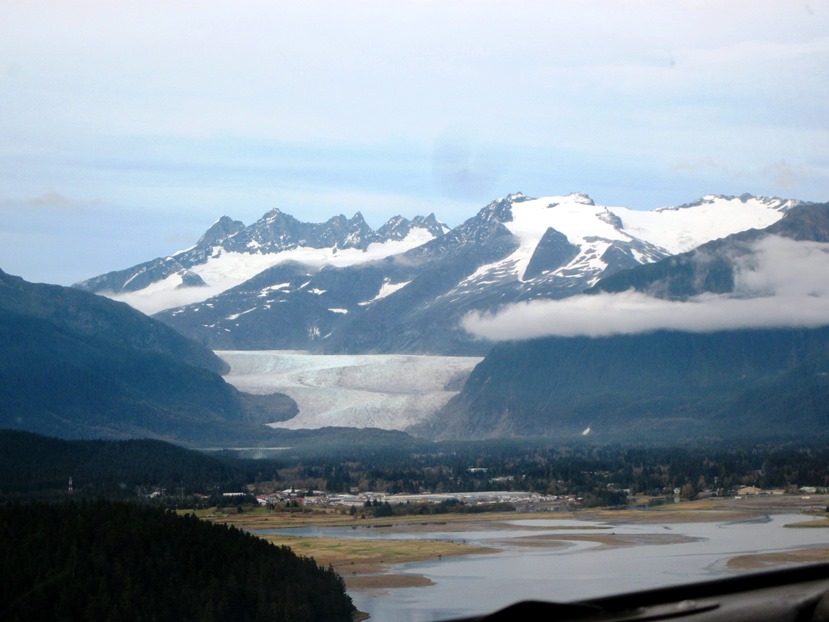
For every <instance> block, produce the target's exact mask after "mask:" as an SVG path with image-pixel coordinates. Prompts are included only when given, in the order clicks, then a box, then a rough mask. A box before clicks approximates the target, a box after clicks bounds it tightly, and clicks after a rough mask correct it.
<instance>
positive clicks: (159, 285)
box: [100, 227, 433, 315]
mask: <svg viewBox="0 0 829 622" xmlns="http://www.w3.org/2000/svg"><path fill="white" fill-rule="evenodd" d="M432 239H433V236H432V234H431V233H429V231H428V230H426V229H423V228H420V227H417V228H413V229H412V230H411V231H410V232H409V234H408V235H407V236H406V237H405V238H403V239H402V240H389V241H387V242H374V243H372V244H369V245H368V247H367V248H366V250H364V251H363V250H360V249H357V248H346V249H335V248H310V247H300V248H295V249H292V250H287V251H282V252H280V253H255V252H254V253H237V252H228V251H224V250H222V249H221V248H220V247H218V246H217V247H214V248H213V250H212V252H211V253H210V257H209V258H208V260H207V262H206V263H203V264H200V265H196V266H193V267H191V268H189V270H190V272H194V273H195V274H197V275H199V276H200V277H201V278H202V280H203V281H204V282H205V283H206V286H204V287H186V288H179V286H180V285H181V275H179V274H173V275H170V276H169V277H167V278H166V279H163V280H161V281H158V282H156V283H152V284H151V285H149V286H147V287H145V288H143V289H141V290H138V291H135V292H126V293H120V294H112V293H107V292H100V293H101V294H102V295H104V296H107V297H108V298H112V299H113V300H119V301H121V302H126V303H127V304H129V305H130V306H132V307H134V308H136V309H138V310H139V311H142V312H144V313H146V314H148V315H152V314H153V313H158V312H159V311H163V310H164V309H171V308H174V307H181V306H184V305H189V304H192V303H194V302H201V301H203V300H207V299H208V298H212V297H213V296H217V295H218V294H221V293H222V292H224V291H226V290H228V289H230V288H232V287H236V286H237V285H239V284H241V283H244V282H245V281H247V280H248V279H250V278H252V277H254V276H256V275H257V274H259V273H260V272H262V271H263V270H267V269H268V268H271V267H273V266H276V265H278V264H280V263H283V262H286V261H296V262H299V263H302V264H305V265H306V266H309V267H311V268H313V269H320V268H322V267H323V266H334V267H337V268H345V267H348V266H353V265H357V264H361V263H367V262H369V261H374V260H377V259H384V258H385V257H389V256H391V255H396V254H399V253H404V252H406V251H408V250H411V249H412V248H415V247H417V246H420V245H421V244H425V243H426V242H429V241H430V240H432ZM133 278H134V277H133Z"/></svg>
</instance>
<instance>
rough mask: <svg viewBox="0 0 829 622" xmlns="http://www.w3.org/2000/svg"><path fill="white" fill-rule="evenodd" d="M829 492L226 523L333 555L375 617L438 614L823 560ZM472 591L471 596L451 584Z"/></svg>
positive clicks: (327, 557)
mask: <svg viewBox="0 0 829 622" xmlns="http://www.w3.org/2000/svg"><path fill="white" fill-rule="evenodd" d="M826 501H827V498H826V497H821V496H812V497H808V498H802V497H798V496H793V495H792V496H781V497H777V498H772V497H767V498H750V499H733V498H729V499H709V500H705V501H697V502H685V503H676V504H666V505H662V506H656V507H650V508H646V507H640V508H626V509H621V510H609V509H589V510H588V509H585V510H579V511H575V512H538V513H515V512H504V513H492V514H476V515H468V514H446V515H441V516H439V517H438V516H435V517H423V516H406V517H391V518H382V519H375V518H366V519H362V518H359V517H356V518H355V517H351V516H344V515H342V514H339V513H337V512H328V513H321V512H316V513H311V512H307V513H294V514H291V515H285V514H284V513H278V512H273V513H270V514H268V513H265V512H257V513H250V514H241V515H229V516H227V517H224V518H221V517H217V518H216V519H214V520H220V521H222V522H232V523H233V524H235V525H236V526H238V527H240V528H243V529H246V530H250V531H252V532H254V533H256V534H258V535H260V536H261V537H263V538H266V539H268V540H269V541H271V542H273V543H275V544H278V545H285V546H289V547H291V548H292V549H293V550H294V551H296V552H297V553H299V554H301V555H304V556H309V557H313V558H315V559H316V560H317V562H318V563H320V564H322V565H326V566H327V565H329V564H330V565H331V566H332V567H333V568H334V569H335V570H337V572H339V573H340V575H341V576H342V577H343V578H344V580H345V582H346V586H347V588H348V590H349V593H350V594H351V596H352V598H353V599H354V602H355V604H357V606H358V608H360V609H361V610H363V611H366V612H368V613H370V614H371V615H372V616H373V617H374V618H375V619H383V620H398V621H401V622H405V621H408V620H440V619H445V618H450V617H453V616H461V615H469V614H475V613H482V612H485V611H491V610H495V609H496V608H499V607H500V606H504V605H506V604H510V603H511V602H514V601H516V600H521V599H527V598H536V599H538V598H541V599H546V600H561V601H564V600H574V599H579V598H590V597H595V596H599V595H606V594H610V593H621V592H626V591H633V590H638V589H645V588H648V587H656V586H660V585H671V584H676V583H690V582H695V581H699V580H706V579H710V578H715V577H721V576H729V575H733V574H735V573H739V572H749V571H756V570H764V569H770V568H775V567H780V566H785V565H793V564H800V563H813V562H816V561H827V560H829V546H828V545H829V532H827V531H825V530H824V529H822V528H820V527H816V528H812V529H787V528H786V527H789V526H793V525H801V524H811V525H815V526H817V525H825V524H827V523H826V522H825V521H822V520H821V519H823V518H824V517H825V513H824V511H823V510H825V508H826ZM459 593H475V594H479V595H480V596H479V597H476V598H475V602H473V603H459V602H458V599H457V598H456V597H453V594H459Z"/></svg>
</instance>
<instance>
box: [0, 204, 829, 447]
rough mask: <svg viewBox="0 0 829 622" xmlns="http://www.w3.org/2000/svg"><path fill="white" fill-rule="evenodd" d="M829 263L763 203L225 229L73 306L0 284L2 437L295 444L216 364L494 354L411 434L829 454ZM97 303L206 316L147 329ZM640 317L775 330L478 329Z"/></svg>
mask: <svg viewBox="0 0 829 622" xmlns="http://www.w3.org/2000/svg"><path fill="white" fill-rule="evenodd" d="M826 242H829V204H801V203H798V202H796V201H788V200H782V199H773V198H762V197H752V196H749V195H743V196H740V197H720V196H713V195H712V196H708V197H705V198H703V199H701V200H699V201H696V202H694V203H691V204H687V205H683V206H679V207H676V208H663V209H660V210H655V211H653V212H637V211H634V210H626V209H624V208H608V207H603V206H598V205H595V204H594V202H593V201H592V200H590V199H589V197H587V196H585V195H580V194H572V195H567V196H563V197H544V198H541V199H532V198H529V197H526V196H524V195H521V194H514V195H509V196H507V197H505V198H502V199H499V200H497V201H493V202H492V203H490V204H489V205H487V206H485V207H484V208H483V209H482V210H480V211H479V212H478V214H476V215H475V216H473V217H472V218H470V219H468V220H467V221H465V222H464V223H463V224H461V225H459V226H458V227H455V228H454V229H451V230H450V229H448V228H447V227H445V226H444V225H441V224H440V223H439V222H438V221H437V219H436V218H435V217H434V216H433V215H430V216H428V217H425V218H421V217H418V218H414V219H412V220H406V219H401V218H396V219H392V220H391V221H389V223H387V224H386V225H384V227H382V228H381V229H380V230H378V231H372V230H371V229H370V228H369V227H368V226H367V225H365V222H364V221H363V219H362V217H361V216H359V214H358V215H356V216H355V217H353V218H351V219H348V218H345V217H338V218H334V219H331V220H329V221H327V222H326V223H321V224H316V225H315V224H309V223H301V222H300V221H298V220H296V219H294V218H292V217H290V216H288V215H286V214H284V213H282V212H280V211H278V210H274V211H272V212H269V213H268V214H266V215H265V216H264V217H263V218H262V219H261V220H259V221H257V223H254V224H253V225H251V226H250V227H246V226H244V225H243V224H242V223H239V222H238V221H233V220H232V219H230V218H222V219H220V220H219V221H217V222H216V223H215V224H214V225H213V226H212V227H211V228H210V229H209V230H208V231H207V232H206V233H205V234H204V235H203V236H202V238H201V239H200V240H199V242H198V243H197V244H196V245H195V246H194V247H193V248H191V249H189V250H187V251H183V252H181V253H176V254H175V255H172V256H170V257H167V258H161V259H157V260H154V261H151V262H147V263H145V264H142V265H140V266H136V267H135V268H133V269H129V270H125V271H121V272H117V273H109V274H107V275H102V276H101V277H96V278H95V279H90V280H89V281H85V282H84V283H82V284H78V286H76V287H75V288H63V287H58V286H49V285H36V284H31V283H26V282H25V281H23V280H22V279H19V278H18V277H12V276H9V275H6V274H5V273H2V272H0V321H2V325H3V327H4V330H3V331H2V333H0V346H2V347H0V413H2V415H0V416H2V420H0V427H7V428H16V429H25V430H29V431H33V432H37V433H41V434H50V435H54V436H61V437H64V438H90V437H99V436H103V437H108V438H130V437H137V436H145V437H152V438H161V439H170V440H175V441H177V442H184V443H190V444H201V445H204V444H211V443H220V444H226V443H227V442H229V441H230V442H240V441H252V440H258V441H262V442H266V441H268V440H270V441H271V442H273V441H275V440H276V439H283V438H287V436H285V435H288V434H289V431H285V430H283V431H278V432H277V431H274V430H271V429H270V428H268V427H265V426H263V424H265V423H272V422H276V421H286V420H288V419H290V418H292V417H293V416H294V415H295V414H296V412H297V407H296V404H295V403H294V402H292V401H291V400H290V399H289V398H287V397H285V396H282V395H279V394H276V395H270V396H252V395H247V394H244V393H241V392H239V391H237V390H236V389H234V388H233V387H232V386H230V385H228V384H227V383H225V382H224V380H223V379H222V378H221V377H220V374H221V373H224V372H226V371H227V366H226V364H225V363H224V362H223V361H222V360H220V359H218V358H217V357H216V356H215V355H214V354H213V353H212V352H211V351H210V348H216V349H234V348H238V349H258V350H263V349H303V350H309V351H312V352H334V353H344V352H347V353H365V352H385V353H393V352H409V353H423V352H429V353H437V354H450V353H451V354H471V353H476V354H478V353H481V354H486V356H485V358H484V359H483V360H482V361H481V362H480V363H479V364H478V365H477V366H476V367H475V369H474V370H473V371H472V373H471V375H470V376H469V377H468V379H467V380H466V382H465V384H464V386H463V388H462V390H461V391H460V393H459V394H458V395H457V396H456V397H454V398H452V399H451V400H450V401H449V403H448V404H447V405H446V406H445V407H443V408H442V409H441V410H439V411H438V412H437V413H435V415H434V416H433V417H431V419H428V420H425V421H419V422H418V423H417V424H415V425H414V426H413V427H410V428H407V429H406V431H407V432H409V433H411V434H414V435H417V436H422V437H426V438H432V439H483V438H497V437H504V436H554V437H557V438H567V437H579V436H581V435H584V434H587V435H595V436H599V437H600V438H604V439H608V440H615V439H626V440H641V441H652V440H666V439H681V438H687V437H693V438H701V437H711V438H733V437H737V436H742V437H746V436H748V437H762V436H763V435H772V434H773V435H776V436H779V435H781V434H783V435H789V436H797V435H801V436H802V435H812V436H814V435H819V434H825V433H826V431H827V424H829V406H828V405H829V329H827V328H826V325H827V324H829V321H828V320H827V319H826V317H827V315H826V313H825V307H824V306H822V302H821V301H822V300H824V299H826V297H827V296H829V278H825V277H826V274H825V270H826V268H824V266H827V261H826V257H827V248H829V247H827V245H826ZM82 289H86V290H89V291H81V290H82ZM92 291H97V292H99V293H106V296H109V297H113V298H117V299H118V298H120V299H122V300H130V301H131V302H133V303H135V302H136V301H139V302H141V304H144V305H150V306H153V305H156V306H157V305H161V306H165V305H171V304H173V305H178V303H180V302H182V301H184V302H186V301H187V300H188V299H190V300H191V302H189V303H187V304H183V305H178V306H171V307H169V308H167V309H165V310H163V311H161V312H159V313H158V314H156V316H155V318H150V317H147V316H146V315H144V314H143V313H140V312H138V311H136V310H135V309H132V308H130V307H129V306H128V305H125V304H122V303H120V302H117V301H114V300H108V299H107V297H105V296H96V295H93V294H92V293H91V292H92ZM632 295H636V296H642V297H645V298H646V300H648V301H656V302H657V303H658V302H659V301H662V302H671V303H675V304H677V305H682V304H685V303H688V304H691V306H690V307H676V306H674V307H670V308H669V312H670V313H669V314H674V313H675V312H676V311H677V310H679V309H687V308H690V309H692V315H693V314H694V313H697V311H703V310H704V305H703V304H702V303H706V304H707V303H709V302H711V301H713V302H717V303H720V302H723V301H725V302H735V303H739V304H743V303H746V302H749V303H750V302H752V301H760V302H761V303H762V304H764V305H765V304H766V303H770V304H771V306H772V307H774V310H775V314H774V317H772V316H771V315H766V314H765V310H764V308H763V307H761V306H756V307H745V308H750V309H758V310H761V311H762V312H758V313H756V314H753V315H751V316H749V315H745V316H739V317H735V318H734V321H732V323H731V324H729V325H727V326H726V327H711V326H708V327H702V328H700V327H690V328H676V327H673V328H672V327H671V325H668V327H665V326H661V325H657V324H656V323H654V324H653V325H647V321H646V323H645V324H646V325H645V326H644V328H641V329H639V330H637V331H634V332H627V333H626V332H625V331H624V330H616V329H613V330H610V331H607V332H604V333H597V334H598V335H599V336H596V335H593V336H589V335H585V334H573V335H570V336H563V334H558V333H556V332H555V331H556V330H558V328H559V327H558V324H559V323H561V322H560V318H558V317H556V316H551V318H552V319H544V321H543V322H542V324H543V325H544V326H543V327H544V329H545V330H547V329H552V332H548V333H545V334H548V335H550V336H546V337H543V338H537V339H526V340H521V341H513V342H505V343H498V344H495V343H493V342H492V341H487V339H486V335H485V334H484V335H483V338H482V336H481V335H480V334H478V335H474V334H472V333H471V332H468V331H467V330H465V328H464V327H466V328H468V327H469V324H468V323H466V322H465V320H466V318H468V317H470V315H475V314H479V315H487V314H489V315H490V316H492V317H495V318H497V317H498V314H499V313H501V312H502V311H503V310H504V309H510V308H533V306H534V305H544V304H559V303H565V304H566V303H568V302H569V301H573V300H577V301H580V302H582V301H590V300H591V299H594V300H599V299H604V298H603V297H612V296H632ZM798 296H799V297H798ZM791 301H795V302H791ZM815 302H817V303H818V304H817V305H816V306H815V305H814V304H813V303H815ZM648 304H650V302H649V303H648ZM787 305H788V306H787ZM138 306H140V305H138ZM767 306H768V305H767ZM585 308H587V307H585ZM731 308H732V307H723V308H722V309H731ZM721 311H722V310H721ZM804 311H805V312H806V313H805V315H804ZM809 313H811V315H809ZM719 315H720V316H723V315H726V316H727V315H728V313H727V312H726V313H723V312H720V313H719ZM786 316H791V318H795V320H793V321H792V322H787V321H786V320H785V318H786ZM591 317H594V319H595V321H594V325H602V324H610V322H608V321H605V320H606V319H609V318H605V317H603V316H602V315H601V314H600V315H598V316H591ZM781 317H783V318H784V319H783V321H782V322H781V320H780V318H781ZM758 318H759V321H758ZM769 318H772V319H771V320H770V319H769ZM158 320H161V321H158ZM165 324H166V325H165ZM600 327H601V326H600ZM173 328H174V329H176V330H173ZM614 331H615V332H614ZM182 334H183V335H184V336H182ZM455 390H457V389H455ZM391 429H400V428H394V427H392V428H391ZM290 433H291V434H299V433H300V432H293V431H291V432H290ZM322 433H323V434H328V435H329V436H330V435H331V434H332V430H327V431H325V432H322ZM280 435H282V436H280ZM297 438H299V437H297ZM303 438H304V437H303ZM395 438H397V439H398V441H399V437H395ZM398 441H395V442H398Z"/></svg>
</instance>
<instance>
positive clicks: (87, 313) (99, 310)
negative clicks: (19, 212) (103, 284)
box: [0, 272, 296, 444]
mask: <svg viewBox="0 0 829 622" xmlns="http://www.w3.org/2000/svg"><path fill="white" fill-rule="evenodd" d="M0 326H2V330H0V427H4V428H14V429H21V430H28V431H32V432H37V433H41V434H48V435H51V436H58V437H63V438H137V437H151V438H161V439H166V440H174V441H177V442H186V443H191V444H202V443H214V444H215V443H216V442H218V441H219V440H222V441H224V442H232V441H233V440H234V439H240V438H242V439H243V438H253V437H256V436H257V435H258V434H261V432H260V429H261V430H264V431H265V432H266V431H267V428H264V427H263V426H262V425H261V424H264V423H267V422H270V421H276V420H279V419H281V418H284V417H286V416H290V415H292V414H294V413H295V412H296V404H294V402H293V401H292V400H290V399H289V398H287V397H286V396H283V395H275V396H267V397H263V396H249V395H245V394H243V393H240V392H239V391H237V390H236V389H235V388H234V387H232V386H230V385H229V384H227V383H226V382H225V381H224V380H223V379H222V378H221V377H220V376H219V375H218V374H217V373H216V372H217V371H218V369H219V368H220V367H222V366H223V365H224V363H223V362H222V361H220V360H219V359H217V358H216V357H215V355H213V353H212V352H210V351H208V350H206V349H204V348H202V347H201V346H198V345H197V344H195V343H193V342H190V341H189V340H187V339H184V338H183V337H181V335H178V334H176V333H175V332H174V331H172V330H171V329H169V328H167V327H165V326H163V325H161V324H160V323H159V322H157V321H155V320H152V319H150V318H148V317H146V316H144V315H142V314H140V313H138V312H137V311H134V310H132V309H129V308H128V307H126V305H123V304H120V303H115V302H112V301H109V300H106V299H103V298H100V297H98V296H96V295H94V294H88V293H86V292H81V291H76V290H71V289H69V288H65V287H64V288H62V287H58V286H46V285H34V284H31V283H26V282H25V281H23V280H22V279H19V278H17V277H10V276H8V275H6V274H4V273H2V272H0ZM217 361H218V363H217ZM254 430H255V431H254Z"/></svg>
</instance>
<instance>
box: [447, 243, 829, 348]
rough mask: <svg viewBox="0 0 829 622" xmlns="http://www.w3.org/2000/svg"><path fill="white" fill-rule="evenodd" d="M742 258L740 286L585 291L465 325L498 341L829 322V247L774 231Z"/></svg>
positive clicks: (737, 273) (473, 318) (475, 315)
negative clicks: (684, 295)
mask: <svg viewBox="0 0 829 622" xmlns="http://www.w3.org/2000/svg"><path fill="white" fill-rule="evenodd" d="M747 250H748V251H749V252H747V253H741V254H740V256H739V257H737V258H735V260H734V277H735V283H734V291H733V292H732V293H730V294H727V295H717V294H702V295H698V296H693V297H691V298H689V299H687V300H681V301H680V300H666V299H662V298H656V297H654V296H651V295H648V294H646V293H642V292H635V291H626V292H621V293H600V294H597V295H580V296H574V297H571V298H567V299H564V300H541V301H529V302H524V303H517V304H512V305H507V306H505V307H502V308H501V309H500V310H498V311H497V312H496V313H494V314H493V313H481V312H472V313H469V314H467V315H466V316H464V318H463V320H462V322H461V325H462V326H463V328H464V329H465V330H467V331H468V332H470V333H472V334H473V335H475V336H476V337H479V338H483V339H490V340H494V341H506V340H515V339H532V338H536V337H545V336H563V337H574V336H589V337H600V336H608V335H619V334H636V333H645V332H651V331H655V330H663V329H664V330H681V331H689V332H713V331H719V330H733V329H741V328H775V327H816V326H823V325H829V244H825V243H818V242H796V241H793V240H789V239H786V238H781V237H777V236H767V237H765V238H763V239H761V240H758V241H756V242H753V243H750V244H749V245H748V249H747Z"/></svg>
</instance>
